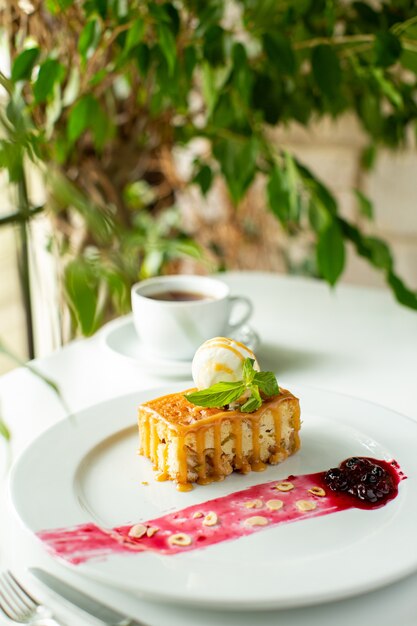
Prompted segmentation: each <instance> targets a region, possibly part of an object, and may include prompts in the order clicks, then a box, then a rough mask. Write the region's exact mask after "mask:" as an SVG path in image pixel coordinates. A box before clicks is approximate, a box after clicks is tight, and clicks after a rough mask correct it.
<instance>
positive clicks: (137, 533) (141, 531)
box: [127, 524, 147, 539]
mask: <svg viewBox="0 0 417 626" xmlns="http://www.w3.org/2000/svg"><path fill="white" fill-rule="evenodd" d="M146 530H147V528H146V526H145V525H144V524H135V525H134V526H132V528H131V529H130V530H129V532H128V533H127V534H128V535H129V537H134V538H135V539H140V538H141V537H143V536H144V535H146Z"/></svg>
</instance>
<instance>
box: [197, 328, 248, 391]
mask: <svg viewBox="0 0 417 626" xmlns="http://www.w3.org/2000/svg"><path fill="white" fill-rule="evenodd" d="M246 358H249V359H253V360H254V361H255V362H254V364H253V367H254V369H255V370H257V371H258V372H259V371H260V368H259V365H258V362H257V360H256V357H255V355H254V353H253V352H252V350H250V349H249V348H248V347H247V346H245V345H244V344H243V343H239V341H235V340H234V339H229V338H228V337H213V339H208V340H207V341H205V342H204V343H203V344H202V345H201V346H200V347H199V348H198V350H197V352H196V353H195V355H194V359H193V363H192V375H193V379H194V384H195V386H196V387H197V389H207V388H208V387H211V385H215V384H216V383H219V382H223V381H224V382H236V381H238V380H242V378H243V372H242V369H243V362H244V360H245V359H246Z"/></svg>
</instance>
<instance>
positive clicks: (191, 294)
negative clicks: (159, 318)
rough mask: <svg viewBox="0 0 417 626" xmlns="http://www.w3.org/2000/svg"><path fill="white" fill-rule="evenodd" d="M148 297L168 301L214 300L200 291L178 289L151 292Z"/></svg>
mask: <svg viewBox="0 0 417 626" xmlns="http://www.w3.org/2000/svg"><path fill="white" fill-rule="evenodd" d="M146 297H147V298H151V300H165V301H167V302H189V301H194V300H212V299H213V298H212V297H211V296H208V295H207V294H205V293H198V292H196V291H180V290H178V291H176V290H174V289H171V290H167V291H159V292H158V293H151V294H149V295H148V296H146Z"/></svg>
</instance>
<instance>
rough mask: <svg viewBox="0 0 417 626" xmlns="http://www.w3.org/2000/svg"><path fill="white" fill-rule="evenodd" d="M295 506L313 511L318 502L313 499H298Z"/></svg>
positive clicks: (300, 509) (302, 509) (301, 509)
mask: <svg viewBox="0 0 417 626" xmlns="http://www.w3.org/2000/svg"><path fill="white" fill-rule="evenodd" d="M295 506H296V507H297V509H298V510H299V511H313V509H315V508H316V507H317V504H316V503H315V502H313V501H312V500H297V502H296V503H295Z"/></svg>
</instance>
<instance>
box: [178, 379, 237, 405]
mask: <svg viewBox="0 0 417 626" xmlns="http://www.w3.org/2000/svg"><path fill="white" fill-rule="evenodd" d="M244 391H245V385H244V383H243V382H242V381H238V382H235V383H227V382H222V383H216V384H215V385H212V386H211V387H209V388H208V389H202V390H201V391H193V392H191V393H187V394H186V396H185V397H186V398H187V400H189V402H192V403H193V404H197V405H198V406H205V407H221V406H225V405H226V404H230V403H231V402H236V400H239V398H240V396H241V395H242V394H243V392H244Z"/></svg>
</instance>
